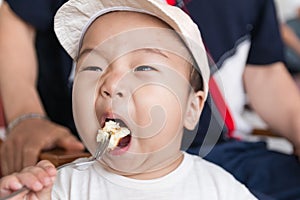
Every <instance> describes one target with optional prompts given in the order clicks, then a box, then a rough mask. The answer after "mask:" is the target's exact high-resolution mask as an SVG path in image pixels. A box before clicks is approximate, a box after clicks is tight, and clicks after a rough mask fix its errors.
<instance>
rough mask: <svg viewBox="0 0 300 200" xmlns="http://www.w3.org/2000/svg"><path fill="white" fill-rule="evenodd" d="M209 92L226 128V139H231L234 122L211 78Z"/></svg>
mask: <svg viewBox="0 0 300 200" xmlns="http://www.w3.org/2000/svg"><path fill="white" fill-rule="evenodd" d="M208 84H209V91H210V94H211V96H212V98H213V100H214V102H215V104H216V107H217V108H218V111H219V113H220V114H221V117H222V118H223V119H224V121H225V124H226V127H227V129H228V133H227V134H228V137H230V138H232V137H233V131H234V129H235V125H234V121H233V118H232V116H231V113H230V110H229V108H228V106H227V104H226V102H225V100H224V98H223V96H222V94H221V92H220V90H219V87H218V85H217V83H216V81H215V79H214V78H213V77H211V78H210V79H209V83H208Z"/></svg>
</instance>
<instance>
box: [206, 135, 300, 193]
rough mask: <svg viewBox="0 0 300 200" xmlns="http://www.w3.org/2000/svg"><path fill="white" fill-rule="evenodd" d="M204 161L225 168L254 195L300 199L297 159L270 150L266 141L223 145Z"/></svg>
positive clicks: (233, 141)
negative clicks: (261, 194)
mask: <svg viewBox="0 0 300 200" xmlns="http://www.w3.org/2000/svg"><path fill="white" fill-rule="evenodd" d="M205 159H206V160H209V161H211V162H214V163H216V164H218V165H220V166H222V167H223V168H224V169H226V170H227V171H229V172H230V173H231V174H233V175H234V176H235V177H236V178H237V179H238V180H240V181H241V182H242V183H245V185H246V186H247V187H248V188H250V189H251V190H252V191H255V192H254V193H256V192H257V194H258V193H259V192H260V193H263V194H265V195H269V196H271V197H273V198H275V199H300V188H299V186H300V178H299V177H300V164H299V161H298V158H297V157H296V156H293V155H286V154H282V153H278V152H275V151H270V150H267V147H266V144H265V143H264V142H255V143H254V142H242V141H236V140H232V141H228V142H225V143H221V144H218V145H216V146H215V147H214V148H213V150H212V151H211V152H210V153H209V154H208V155H207V156H206V157H205Z"/></svg>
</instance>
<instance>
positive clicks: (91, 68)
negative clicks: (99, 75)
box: [82, 66, 103, 72]
mask: <svg viewBox="0 0 300 200" xmlns="http://www.w3.org/2000/svg"><path fill="white" fill-rule="evenodd" d="M82 71H95V72H102V71H103V70H102V69H101V68H100V67H97V66H88V67H85V68H83V69H82Z"/></svg>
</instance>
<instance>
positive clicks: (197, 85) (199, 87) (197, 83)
mask: <svg viewBox="0 0 300 200" xmlns="http://www.w3.org/2000/svg"><path fill="white" fill-rule="evenodd" d="M189 81H190V84H191V87H192V88H193V89H194V92H197V91H203V90H204V88H203V78H202V76H201V73H200V72H198V70H196V69H195V67H194V66H192V69H191V73H190V80H189Z"/></svg>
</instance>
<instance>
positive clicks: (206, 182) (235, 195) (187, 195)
mask: <svg viewBox="0 0 300 200" xmlns="http://www.w3.org/2000/svg"><path fill="white" fill-rule="evenodd" d="M52 199H72V200H75V199H78V200H85V199H104V200H108V199H110V200H118V199H124V200H125V199H126V200H128V199H130V200H133V199H135V200H141V199H143V200H148V199H149V200H156V199H157V200H165V199H170V200H176V199H179V200H185V199H186V200H200V199H204V200H206V199H207V200H214V199H221V200H235V199H236V200H250V199H256V198H255V197H254V196H253V195H252V194H251V193H250V192H249V191H248V189H247V188H246V187H245V186H244V185H242V184H241V183H239V182H238V181H237V180H236V179H234V177H233V176H232V175H230V174H229V173H227V172H226V171H225V170H223V169H222V168H220V167H218V166H217V165H215V164H212V163H209V162H207V161H205V160H203V159H202V158H200V157H198V156H193V155H190V154H187V153H184V159H183V162H182V163H181V164H180V166H179V167H178V168H177V169H176V170H175V171H173V172H171V173H170V174H168V175H166V176H164V177H161V178H157V179H153V180H136V179H131V178H127V177H124V176H120V175H116V174H112V173H109V172H107V171H106V170H104V169H103V168H102V166H101V164H100V163H95V164H94V165H93V166H92V167H90V168H89V169H88V170H85V171H77V170H74V169H71V168H64V169H62V170H61V171H59V173H58V177H57V179H56V182H55V185H54V187H53V191H52Z"/></svg>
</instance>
